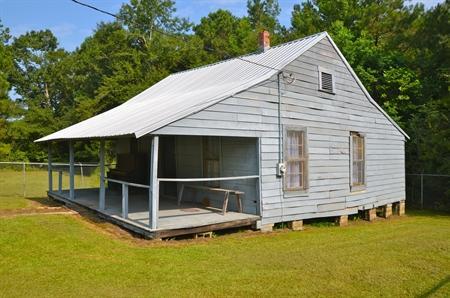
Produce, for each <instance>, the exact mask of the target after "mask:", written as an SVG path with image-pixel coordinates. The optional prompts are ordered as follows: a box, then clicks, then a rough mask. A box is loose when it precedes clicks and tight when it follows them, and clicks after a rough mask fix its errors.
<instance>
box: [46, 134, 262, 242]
mask: <svg viewBox="0 0 450 298" xmlns="http://www.w3.org/2000/svg"><path fill="white" fill-rule="evenodd" d="M130 142H131V143H133V142H135V141H134V140H133V139H130ZM143 143H147V144H148V145H147V146H145V145H142V144H141V145H140V146H134V147H135V148H138V147H140V148H141V149H140V151H143V150H144V151H145V150H148V154H142V152H137V151H136V149H132V147H133V146H130V148H129V150H128V151H126V150H125V151H126V153H124V152H125V151H124V150H123V148H119V147H120V146H122V147H123V144H124V140H120V141H119V142H118V144H121V145H119V146H118V150H117V152H116V153H117V156H122V157H121V160H122V161H121V163H122V164H120V159H119V158H118V159H117V160H118V165H117V167H116V169H114V170H109V171H108V172H106V170H105V141H104V140H100V150H99V157H100V160H99V168H100V173H99V176H100V183H99V187H98V188H88V189H75V188H74V163H75V160H74V149H73V142H70V143H69V164H70V166H69V188H68V189H63V188H62V182H61V178H59V179H58V182H57V184H58V185H57V187H56V189H54V188H53V174H52V171H53V170H54V169H53V166H52V160H51V146H49V165H48V169H49V192H48V195H49V196H50V197H52V198H54V199H56V200H59V201H62V202H64V203H66V204H69V205H70V204H77V205H80V206H83V207H85V208H88V209H90V210H92V211H94V212H96V213H97V214H98V215H99V216H101V217H103V218H105V219H107V220H109V221H111V222H113V223H115V224H118V225H120V226H122V227H124V228H126V229H129V230H131V231H133V232H136V233H138V234H142V235H144V236H146V237H149V238H166V237H173V236H179V235H184V234H195V233H201V232H210V231H214V230H221V229H227V228H235V227H242V226H250V225H255V224H256V222H257V221H258V220H259V219H260V198H259V193H260V191H259V189H260V184H259V180H260V179H259V177H260V173H259V168H260V167H259V157H258V156H259V154H258V152H259V140H258V139H257V138H232V137H213V138H211V137H201V136H200V137H199V136H196V137H190V136H161V137H160V136H152V137H149V138H148V139H147V140H146V142H143ZM120 152H121V153H120ZM126 155H127V156H128V157H126ZM131 156H132V158H131ZM131 159H133V160H135V161H134V162H130V161H129V160H131ZM124 161H125V162H124ZM124 163H125V164H124ZM142 163H144V166H142ZM130 164H133V166H130ZM133 167H134V168H133ZM136 168H140V171H137V170H136ZM59 177H62V175H61V170H59ZM111 177H113V178H111ZM145 181H148V183H145Z"/></svg>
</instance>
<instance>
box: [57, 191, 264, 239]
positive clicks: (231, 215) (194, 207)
mask: <svg viewBox="0 0 450 298" xmlns="http://www.w3.org/2000/svg"><path fill="white" fill-rule="evenodd" d="M48 195H49V196H50V197H52V198H54V199H56V200H59V201H62V202H63V203H68V204H74V203H75V204H77V205H80V206H82V207H85V208H88V209H90V210H92V211H95V212H96V213H97V214H98V215H100V216H101V217H103V218H105V219H106V220H108V221H111V222H113V223H115V224H117V225H120V226H122V227H124V228H126V229H128V230H131V231H133V232H135V233H138V234H141V235H143V236H145V237H149V238H166V237H173V236H179V235H187V234H194V233H201V232H209V231H214V230H222V229H227V228H234V227H241V226H249V225H252V224H254V223H256V221H257V220H259V219H260V217H259V216H257V215H254V214H246V213H239V212H233V211H229V212H227V213H226V214H225V215H222V210H221V209H217V208H213V207H205V206H203V205H201V204H198V203H192V202H182V204H181V206H178V205H177V201H176V200H175V199H170V198H166V197H165V198H160V200H159V218H158V228H157V229H156V230H152V229H150V227H149V212H148V210H149V205H148V195H145V194H130V195H129V212H128V219H124V218H122V217H121V210H122V209H121V208H122V207H121V206H122V201H121V200H122V198H121V194H120V193H119V192H115V191H110V190H107V191H106V204H105V210H99V208H98V201H99V199H98V198H99V190H98V189H77V190H76V191H75V200H70V199H69V191H68V190H63V191H62V192H61V193H59V192H54V191H53V192H49V193H48Z"/></svg>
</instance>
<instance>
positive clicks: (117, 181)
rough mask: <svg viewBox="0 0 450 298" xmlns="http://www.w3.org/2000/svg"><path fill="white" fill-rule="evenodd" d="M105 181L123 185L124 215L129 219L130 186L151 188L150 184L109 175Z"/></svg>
mask: <svg viewBox="0 0 450 298" xmlns="http://www.w3.org/2000/svg"><path fill="white" fill-rule="evenodd" d="M105 181H108V182H113V183H118V184H121V185H122V217H123V218H125V219H128V187H129V186H132V187H138V188H145V189H150V185H145V184H139V183H131V182H127V181H122V180H116V179H111V178H107V177H105Z"/></svg>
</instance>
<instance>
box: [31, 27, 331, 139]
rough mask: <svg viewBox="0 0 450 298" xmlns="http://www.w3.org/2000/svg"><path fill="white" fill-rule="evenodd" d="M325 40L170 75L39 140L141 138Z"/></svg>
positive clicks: (290, 44) (304, 41)
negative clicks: (112, 105) (95, 113)
mask: <svg viewBox="0 0 450 298" xmlns="http://www.w3.org/2000/svg"><path fill="white" fill-rule="evenodd" d="M325 36H326V33H318V34H315V35H311V36H308V37H305V38H302V39H298V40H295V41H292V42H288V43H285V44H282V45H279V46H274V47H271V48H269V49H268V50H266V51H265V52H258V53H254V54H250V55H246V56H241V57H238V58H233V59H229V60H225V61H222V62H219V63H215V64H210V65H206V66H202V67H199V68H195V69H192V70H188V71H183V72H179V73H175V74H172V75H169V76H168V77H166V78H165V79H163V80H161V81H160V82H158V83H156V84H155V85H153V86H152V87H150V88H148V89H147V90H145V91H143V92H141V93H140V94H138V95H136V96H135V97H133V98H131V99H130V100H128V101H127V102H125V103H123V104H122V105H120V106H117V107H115V108H113V109H111V110H109V111H106V112H104V113H102V114H99V115H97V116H94V117H92V118H89V119H87V120H85V121H82V122H80V123H77V124H75V125H72V126H69V127H67V128H65V129H62V130H60V131H57V132H55V133H52V134H50V135H48V136H46V137H43V138H40V139H39V140H37V142H42V141H51V140H64V139H87V138H104V137H117V136H125V135H134V136H135V137H141V136H143V135H146V134H148V133H151V132H152V131H155V130H157V129H159V128H162V127H164V126H166V125H168V124H170V123H172V122H174V121H176V120H179V119H182V118H184V117H186V116H188V115H190V114H192V113H195V112H198V111H200V110H202V109H204V108H206V107H208V106H210V105H212V104H214V103H216V102H219V101H221V100H223V99H225V98H227V97H229V96H232V95H234V94H236V93H239V92H241V91H243V90H246V89H248V88H250V87H251V86H253V85H256V84H258V83H260V82H262V81H264V80H266V79H269V78H270V77H271V76H273V75H274V74H276V73H277V72H278V70H280V69H282V68H283V67H284V66H286V65H287V64H289V63H290V62H291V61H293V60H294V59H295V58H297V57H298V56H299V55H301V54H302V53H303V52H304V51H306V50H307V49H309V48H310V47H311V46H313V45H314V44H316V43H317V42H318V41H320V40H321V39H322V38H323V37H325ZM248 61H250V62H248Z"/></svg>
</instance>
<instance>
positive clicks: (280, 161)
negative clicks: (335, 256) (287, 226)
mask: <svg viewBox="0 0 450 298" xmlns="http://www.w3.org/2000/svg"><path fill="white" fill-rule="evenodd" d="M281 75H283V72H281V71H280V72H279V73H278V75H277V78H278V80H277V85H278V164H277V177H279V178H280V179H281V192H280V211H281V224H282V225H283V222H284V210H283V209H284V206H283V191H284V190H283V189H284V186H283V184H284V181H283V176H284V173H285V171H286V166H285V165H284V163H283V128H282V126H281V81H280V76H281Z"/></svg>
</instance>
